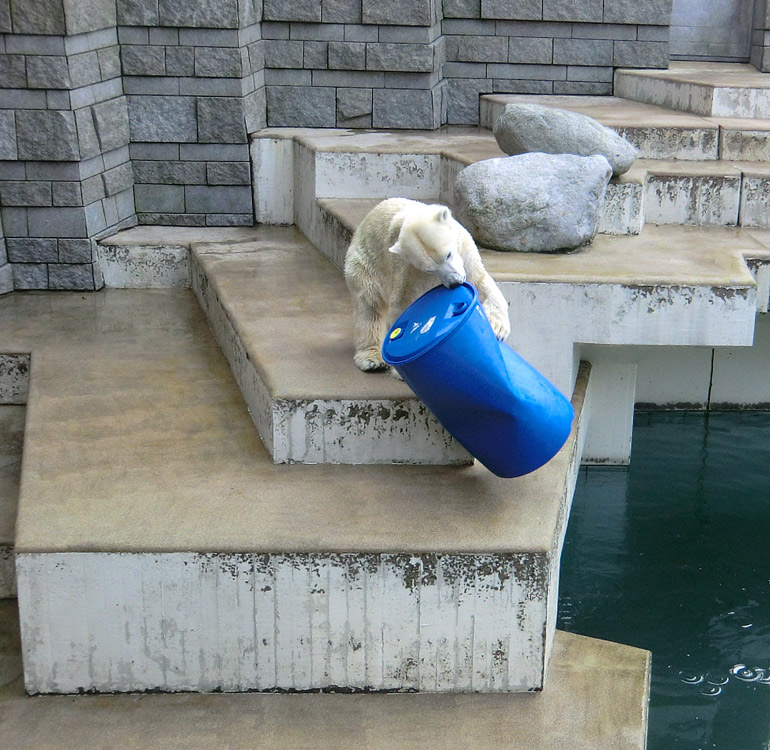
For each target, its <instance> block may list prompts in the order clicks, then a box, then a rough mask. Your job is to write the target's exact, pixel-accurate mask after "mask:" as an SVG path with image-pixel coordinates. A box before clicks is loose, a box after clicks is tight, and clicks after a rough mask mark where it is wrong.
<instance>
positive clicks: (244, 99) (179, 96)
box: [118, 0, 266, 226]
mask: <svg viewBox="0 0 770 750" xmlns="http://www.w3.org/2000/svg"><path fill="white" fill-rule="evenodd" d="M196 5H198V3H182V2H181V1H180V2H179V3H178V4H176V5H174V4H173V3H170V2H169V3H166V4H165V6H164V5H163V3H161V4H160V10H159V13H160V21H159V22H161V23H171V22H172V20H173V19H177V21H181V20H183V21H184V22H185V23H188V24H196V25H195V26H188V27H180V28H174V27H167V26H161V27H155V26H148V25H121V26H119V27H118V34H119V39H120V43H121V64H122V71H123V86H124V90H125V92H126V95H127V100H128V115H129V126H130V141H131V148H130V155H131V161H132V163H133V169H134V172H133V174H134V195H135V200H136V212H137V217H138V221H139V222H140V223H151V224H172V225H181V226H228V225H250V224H252V223H253V211H252V206H251V188H250V182H251V180H250V169H249V150H248V140H247V139H248V133H249V132H253V131H255V130H259V129H260V128H263V127H265V124H266V120H265V109H266V99H265V70H264V67H265V42H264V41H263V39H262V29H261V24H260V23H259V22H258V21H259V18H260V12H261V8H259V7H257V5H255V4H253V3H252V4H251V6H250V7H251V10H250V12H248V13H244V12H243V3H242V2H241V3H238V2H235V1H234V2H232V3H229V2H228V0H224V2H221V3H216V2H214V1H213V0H211V2H209V0H204V1H203V2H200V8H199V10H200V12H198V13H193V12H192V10H191V8H192V7H193V6H196ZM118 8H119V11H120V13H119V18H120V20H122V21H132V22H137V23H139V22H141V23H142V24H145V23H147V21H150V20H153V18H154V16H152V14H150V15H151V16H152V17H150V18H148V13H147V8H146V7H145V6H144V5H141V6H137V4H136V3H135V2H132V3H128V2H126V1H125V0H123V2H119V3H118ZM121 8H122V10H121ZM164 8H165V9H164ZM185 9H186V10H185ZM161 11H162V12H161ZM183 11H184V12H183ZM244 24H245V25H244Z"/></svg>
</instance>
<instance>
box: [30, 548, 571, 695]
mask: <svg viewBox="0 0 770 750" xmlns="http://www.w3.org/2000/svg"><path fill="white" fill-rule="evenodd" d="M549 568H550V569H551V571H552V572H551V575H550V576H549V573H548V570H549ZM556 570H557V566H556V565H555V564H554V565H549V564H548V562H547V560H546V559H545V558H541V557H538V556H537V555H528V554H521V555H508V556H495V555H473V556H471V555H466V556H463V555H431V556H411V555H356V554H349V555H326V556H324V555H288V554H274V555H241V554H212V555H197V554H191V553H177V554H173V553H172V554H119V553H114V554H108V553H69V554H66V553H65V554H61V553H60V554H22V555H19V560H18V571H19V599H20V616H21V626H22V638H23V644H24V665H25V683H26V688H27V691H28V692H30V693H72V692H80V691H98V692H126V691H143V690H164V691H183V690H184V691H196V692H212V691H244V690H276V689H278V690H318V689H325V688H334V687H339V688H345V689H352V690H373V691H393V690H408V691H422V692H472V691H483V692H497V693H502V692H519V691H527V690H534V689H540V688H541V687H542V685H543V676H544V675H543V665H544V663H545V654H546V649H547V648H550V641H551V638H552V635H553V630H552V629H551V626H550V624H549V623H550V621H549V622H547V618H546V601H547V599H548V597H549V587H551V586H554V584H555V583H556V581H555V580H554V576H555V575H556V574H555V573H554V571H556ZM554 612H555V609H554ZM551 619H553V617H552V618H551ZM547 628H548V631H549V637H548V644H546V637H545V633H546V630H547Z"/></svg>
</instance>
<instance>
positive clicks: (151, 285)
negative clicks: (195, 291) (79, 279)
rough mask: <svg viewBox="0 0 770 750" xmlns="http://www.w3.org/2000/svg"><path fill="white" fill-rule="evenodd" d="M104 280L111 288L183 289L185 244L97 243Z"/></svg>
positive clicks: (187, 252) (186, 268) (185, 281)
mask: <svg viewBox="0 0 770 750" xmlns="http://www.w3.org/2000/svg"><path fill="white" fill-rule="evenodd" d="M97 257H98V259H99V266H100V268H101V269H102V273H103V275H104V283H105V285H106V286H108V287H111V288H113V289H185V288H187V287H189V286H190V260H189V258H190V250H189V248H188V247H187V246H186V245H178V246H174V245H143V246H139V247H138V246H129V247H126V246H120V245H97Z"/></svg>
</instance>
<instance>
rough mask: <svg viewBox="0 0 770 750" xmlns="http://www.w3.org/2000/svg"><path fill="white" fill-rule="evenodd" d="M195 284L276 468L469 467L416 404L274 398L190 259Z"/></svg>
mask: <svg viewBox="0 0 770 750" xmlns="http://www.w3.org/2000/svg"><path fill="white" fill-rule="evenodd" d="M192 281H193V291H194V292H195V295H196V297H197V298H198V302H199V303H200V305H201V308H202V309H203V311H204V312H205V314H206V317H207V320H208V322H209V326H210V327H211V330H212V332H213V334H214V337H215V338H216V340H217V343H218V344H219V347H220V349H221V350H222V352H223V353H224V355H225V358H226V359H227V361H228V363H229V364H230V368H231V369H232V371H233V374H234V376H235V380H236V382H237V383H238V387H239V388H240V389H241V393H242V394H243V398H244V401H245V402H246V404H247V406H248V408H249V412H250V414H251V417H252V419H253V421H254V424H255V425H256V427H257V430H258V431H259V434H260V437H261V438H262V442H263V443H264V445H265V448H266V450H267V451H268V453H270V455H271V456H272V459H273V461H274V462H275V463H308V464H322V463H324V464H393V463H401V464H416V465H423V464H428V465H435V464H446V465H458V464H468V463H470V462H471V461H472V459H471V457H470V455H469V454H468V452H467V451H466V450H465V449H464V448H463V447H462V446H460V445H459V443H457V441H455V440H454V438H452V436H451V435H449V433H448V432H446V430H444V428H443V427H442V426H441V425H440V424H439V423H438V421H437V420H436V418H435V417H434V416H433V415H432V414H431V413H430V412H429V411H428V410H427V409H426V408H425V406H424V405H423V403H422V402H421V401H418V400H417V399H416V398H412V399H403V400H385V399H368V400H360V401H359V400H347V399H337V400H333V401H326V400H312V401H308V400H299V399H291V400H289V399H274V398H272V397H271V395H270V391H269V389H268V387H267V385H266V384H265V381H264V379H263V378H262V376H261V375H260V373H259V371H258V370H257V368H256V367H255V365H254V363H253V362H252V360H251V359H250V358H249V356H248V355H247V352H246V350H245V349H244V347H243V344H242V342H241V338H240V336H239V335H238V334H237V332H236V331H235V328H234V327H233V325H232V323H231V320H230V317H229V316H228V313H227V311H226V310H225V308H224V307H223V306H222V304H221V302H220V300H219V298H218V296H217V294H216V291H215V289H213V288H212V284H210V283H209V280H208V279H207V277H206V274H205V271H204V269H203V267H202V265H201V263H200V262H199V260H198V257H197V256H196V254H195V252H193V257H192Z"/></svg>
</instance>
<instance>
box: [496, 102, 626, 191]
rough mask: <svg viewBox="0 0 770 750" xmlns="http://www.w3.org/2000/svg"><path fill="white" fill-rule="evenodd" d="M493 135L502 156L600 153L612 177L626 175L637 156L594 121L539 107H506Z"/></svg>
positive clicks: (575, 114)
mask: <svg viewBox="0 0 770 750" xmlns="http://www.w3.org/2000/svg"><path fill="white" fill-rule="evenodd" d="M493 132H494V134H495V138H496V139H497V143H498V145H499V146H500V148H501V149H502V150H503V151H504V152H505V153H506V154H511V155H513V154H525V153H529V152H533V151H540V152H543V153H546V154H576V155H578V156H592V155H593V154H601V155H602V156H604V157H606V159H607V161H609V163H610V165H611V166H612V173H613V174H614V175H616V176H617V175H620V174H623V173H624V172H627V171H628V170H629V169H630V168H631V165H632V164H633V163H634V161H635V160H636V157H637V156H638V152H637V150H636V148H634V146H632V145H631V144H630V143H629V142H628V141H627V140H626V139H625V138H623V137H622V136H620V135H618V134H617V133H616V132H615V131H614V130H612V129H610V128H608V127H605V126H604V125H602V124H601V123H598V122H596V120H593V119H591V118H590V117H586V115H581V114H579V113H578V112H570V111H569V110H566V109H557V108H555V107H542V106H540V105H539V104H507V105H506V106H505V109H503V111H502V112H501V113H500V116H499V117H498V118H497V122H496V123H495V127H494V131H493Z"/></svg>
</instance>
